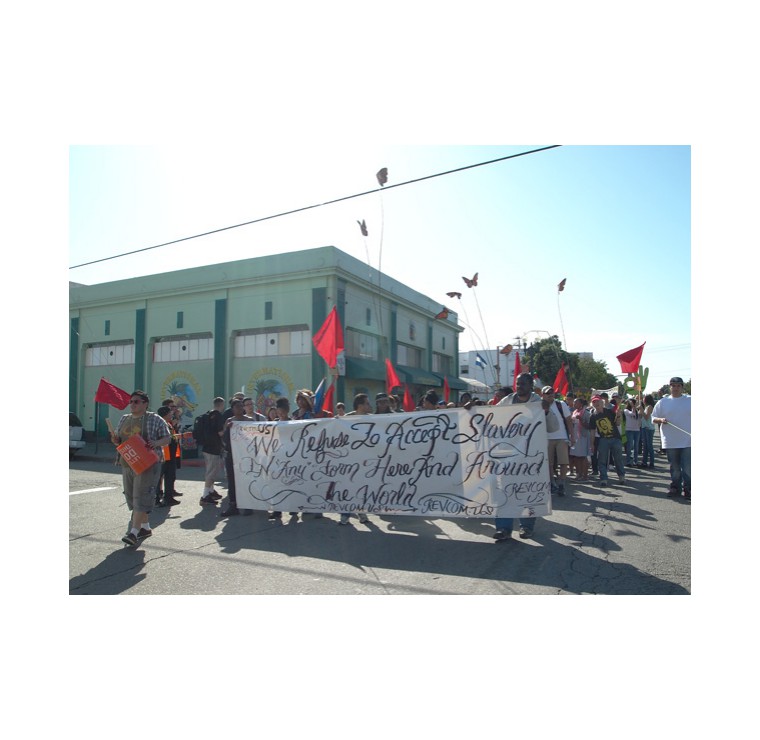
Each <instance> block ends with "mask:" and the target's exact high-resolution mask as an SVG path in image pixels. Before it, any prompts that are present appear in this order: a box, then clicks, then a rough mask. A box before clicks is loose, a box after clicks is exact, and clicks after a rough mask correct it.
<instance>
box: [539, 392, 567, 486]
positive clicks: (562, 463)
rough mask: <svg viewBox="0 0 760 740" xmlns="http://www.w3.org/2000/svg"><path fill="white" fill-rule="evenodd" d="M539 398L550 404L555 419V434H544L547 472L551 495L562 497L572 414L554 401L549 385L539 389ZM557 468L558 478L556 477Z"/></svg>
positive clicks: (561, 404)
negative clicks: (549, 477)
mask: <svg viewBox="0 0 760 740" xmlns="http://www.w3.org/2000/svg"><path fill="white" fill-rule="evenodd" d="M541 397H542V398H543V400H544V401H547V402H548V403H549V404H550V406H549V413H550V414H554V416H555V417H556V419H557V430H556V431H555V432H549V431H547V433H546V438H547V440H548V442H549V470H551V473H552V493H556V494H557V495H558V496H564V495H565V479H566V478H567V471H568V468H569V467H570V454H569V450H570V447H571V446H572V445H574V444H575V435H574V432H573V422H572V415H573V414H572V412H571V411H570V409H569V408H568V407H567V404H566V403H562V402H561V401H557V400H556V399H555V397H554V388H552V387H551V386H550V385H545V386H544V387H543V388H542V389H541ZM547 430H548V426H547ZM558 468H559V478H557V476H556V472H557V469H558Z"/></svg>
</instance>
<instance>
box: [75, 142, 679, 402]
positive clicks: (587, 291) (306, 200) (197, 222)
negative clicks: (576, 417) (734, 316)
mask: <svg viewBox="0 0 760 740" xmlns="http://www.w3.org/2000/svg"><path fill="white" fill-rule="evenodd" d="M542 146H546V145H545V144H544V145H542V144H536V145H525V146H520V147H517V146H406V147H398V146H396V147H381V146H361V147H358V146H354V147H352V146H345V147H339V146H327V147H325V148H322V149H318V150H317V149H314V148H306V147H304V148H303V149H302V150H299V149H298V148H297V147H296V148H294V147H293V146H287V147H285V146H281V147H278V146H276V145H275V146H273V147H266V148H264V147H261V148H254V147H248V148H247V147H245V146H240V145H238V144H236V145H235V146H232V145H229V146H225V145H224V144H222V145H215V146H213V147H210V146H194V147H192V148H183V147H175V148H172V147H169V146H163V147H131V146H124V147H114V146H74V147H72V148H71V150H70V263H69V264H70V265H78V264H81V263H84V262H88V261H91V260H97V259H101V258H103V257H109V256H112V255H117V254H121V253H125V252H130V251H134V250H138V249H143V248H145V247H151V246H153V245H156V244H160V243H162V242H166V241H171V240H175V239H180V238H182V237H187V236H192V235H195V234H198V233H202V232H205V231H209V230H214V229H219V228H222V227H225V226H230V225H234V224H239V223H242V222H246V221H251V220H253V219H257V218H261V217H264V216H269V215H273V214H276V213H279V212H282V211H289V210H293V209H297V208H300V207H304V206H310V205H314V204H317V203H324V202H325V201H329V200H331V199H335V198H341V197H343V196H347V195H353V194H355V193H361V192H365V191H368V190H373V189H375V188H377V187H378V183H377V180H376V179H375V173H376V172H377V171H378V170H379V169H380V168H381V167H387V168H388V173H389V174H388V185H393V184H396V183H401V182H405V181H407V180H413V179H415V178H419V177H424V176H427V175H432V174H436V173H439V172H444V171H447V170H451V169H455V168H459V167H464V166H467V165H472V164H476V163H479V162H485V161H488V160H492V159H497V158H499V157H503V156H506V155H508V154H513V153H516V152H520V151H527V150H530V149H534V148H540V147H542ZM690 181H691V152H690V148H689V147H688V146H562V147H559V148H556V149H550V150H547V151H543V152H538V153H535V154H530V155H527V156H523V157H518V158H516V159H512V160H507V161H503V162H498V163H495V164H489V165H485V166H482V167H476V168H473V169H469V170H466V171H463V172H458V173H454V174H449V175H445V176H442V177H437V178H433V179H430V180H425V181H423V182H419V183H414V184H410V185H405V186H403V187H398V188H391V189H384V190H383V191H382V192H381V193H375V194H371V195H367V196H363V197H361V198H355V199H351V200H347V201H344V202H342V203H339V204H335V205H327V206H322V207H320V208H316V209H310V210H307V211H305V212H302V213H298V214H294V215H288V216H283V217H280V218H276V219H272V220H269V221H265V222H262V223H258V224H252V225H249V226H243V227H240V228H237V229H232V230H230V231H226V232H222V233H220V234H216V235H212V236H206V237H202V238H198V239H193V240H189V241H185V242H182V243H180V244H176V245H171V246H167V247H162V248H159V249H154V250H149V251H145V252H142V253H139V254H137V255H133V256H127V257H121V258H119V259H113V260H109V261H106V262H100V263H97V264H95V265H92V266H87V267H81V268H77V269H71V270H69V278H70V279H71V280H74V281H76V282H82V283H86V284H92V283H100V282H106V281H111V280H117V279H122V278H130V277H136V276H140V275H148V274H154V273H158V272H162V271H167V270H174V269H180V268H183V267H190V266H197V265H204V264H213V263H218V262H227V261H230V260H236V259H242V258H247V257H254V256H258V255H264V254H271V253H276V252H282V251H295V250H300V249H309V248H312V247H319V246H324V245H328V244H330V245H334V246H336V247H338V248H340V249H342V250H344V251H345V252H348V253H349V254H352V255H353V256H355V257H357V258H359V259H361V260H364V261H367V260H369V261H370V263H371V264H372V265H373V266H374V267H378V266H381V268H382V270H383V272H385V273H387V274H389V275H391V276H392V277H394V278H397V279H398V280H401V281H403V282H404V283H406V284H408V285H410V286H411V287H413V288H415V289H416V290H419V291H420V292H422V293H424V294H426V295H428V296H430V297H431V298H433V299H434V300H437V301H439V302H440V303H441V305H442V306H443V305H446V306H447V307H449V308H450V309H453V310H455V311H457V312H458V314H459V319H460V323H463V324H465V325H466V331H465V332H464V333H463V334H462V337H461V342H460V349H462V350H469V349H482V348H484V347H486V346H489V347H495V346H497V345H504V344H507V343H514V339H515V337H517V336H523V335H526V334H527V336H528V339H529V340H530V339H536V338H541V337H545V336H546V335H547V333H549V334H557V335H558V336H559V337H560V339H561V340H562V341H563V344H564V345H565V346H566V348H567V349H568V350H569V351H571V352H593V354H594V357H595V358H596V359H598V360H603V361H605V362H606V363H607V365H608V368H609V369H610V371H611V372H612V373H613V374H619V373H620V368H619V364H618V362H617V360H616V359H615V356H616V355H617V354H620V353H621V352H623V351H625V350H628V349H631V348H633V347H636V346H638V345H640V344H642V343H643V342H646V347H645V351H644V356H643V360H642V364H643V365H644V366H645V367H649V369H650V377H649V385H648V389H654V388H657V387H659V385H660V384H662V383H665V382H667V380H668V378H669V377H670V376H671V375H674V374H678V375H682V376H683V377H684V378H685V379H686V380H688V379H689V378H690V377H691V335H690V272H691V259H690V249H691V244H690V242H691V233H690V220H691V207H690V201H691V192H690ZM357 220H365V221H366V223H367V227H368V230H369V237H367V238H365V237H363V236H362V234H361V232H360V229H359V227H358V225H357V223H356V222H357ZM476 272H477V273H478V274H479V280H478V286H477V288H474V289H472V290H468V289H467V288H466V286H465V284H464V281H463V280H462V276H467V277H472V275H474V274H475V273H476ZM658 275H667V276H668V277H667V284H668V294H667V298H666V299H663V298H662V297H659V298H658V297H656V295H655V289H654V285H655V277H656V276H658ZM563 278H566V279H567V283H566V287H565V290H564V291H563V292H562V293H561V294H559V295H558V292H557V285H558V283H559V282H560V280H562V279H563ZM449 291H459V292H462V294H463V295H462V299H461V301H459V300H457V299H452V298H449V297H447V296H446V293H447V292H449Z"/></svg>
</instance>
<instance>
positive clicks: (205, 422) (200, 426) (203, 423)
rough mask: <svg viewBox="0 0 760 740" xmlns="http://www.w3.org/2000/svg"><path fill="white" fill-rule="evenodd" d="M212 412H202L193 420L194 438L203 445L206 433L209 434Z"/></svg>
mask: <svg viewBox="0 0 760 740" xmlns="http://www.w3.org/2000/svg"><path fill="white" fill-rule="evenodd" d="M209 414H210V412H208V411H207V412H206V413H205V414H201V415H200V416H196V417H195V421H194V422H193V439H194V440H195V441H196V442H197V443H198V444H199V445H203V444H205V442H206V435H207V434H208V427H209V418H210V415H209Z"/></svg>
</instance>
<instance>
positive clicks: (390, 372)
mask: <svg viewBox="0 0 760 740" xmlns="http://www.w3.org/2000/svg"><path fill="white" fill-rule="evenodd" d="M400 387H401V381H400V380H399V377H398V375H396V371H395V370H394V369H393V365H392V364H391V361H390V359H388V358H387V357H386V358H385V392H386V393H392V392H393V389H394V388H400Z"/></svg>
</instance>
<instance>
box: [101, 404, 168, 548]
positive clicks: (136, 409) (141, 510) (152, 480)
mask: <svg viewBox="0 0 760 740" xmlns="http://www.w3.org/2000/svg"><path fill="white" fill-rule="evenodd" d="M149 403H150V399H149V398H148V394H147V393H145V392H144V391H141V390H137V391H134V393H132V394H131V397H130V399H129V413H128V414H124V416H122V417H121V419H120V420H119V424H118V426H117V427H116V429H115V430H114V431H113V432H112V434H111V442H113V444H115V445H120V444H121V443H122V442H126V441H127V440H128V439H129V438H130V437H132V436H133V435H135V434H139V435H140V436H142V438H143V439H144V440H145V443H146V445H147V446H148V447H149V448H150V449H153V450H156V451H157V454H158V456H157V459H156V462H155V463H154V464H153V465H151V466H150V467H149V468H148V469H147V470H145V471H143V472H142V473H140V474H137V473H135V471H134V470H132V468H131V467H130V466H129V465H128V464H127V462H126V461H125V460H124V459H123V458H122V457H121V456H119V460H120V462H121V474H122V484H123V487H124V498H125V499H126V500H127V507H128V508H129V510H130V511H131V512H132V519H131V528H130V530H129V532H127V533H126V534H125V535H124V536H123V537H122V538H121V540H122V542H124V543H125V544H127V545H131V546H132V547H137V545H139V544H140V543H141V542H142V541H143V540H144V539H146V538H147V537H150V536H151V535H152V534H153V532H152V531H151V528H150V523H149V522H148V518H149V515H150V513H151V511H153V507H154V505H155V492H156V486H157V484H158V478H159V476H160V475H161V460H162V459H163V454H162V452H161V448H162V447H165V446H166V445H168V444H169V443H170V442H171V438H172V432H171V429H170V428H169V426H168V424H167V423H166V422H165V421H164V420H163V419H162V418H161V417H160V416H159V415H158V414H154V413H153V412H152V411H148V404H149Z"/></svg>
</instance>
